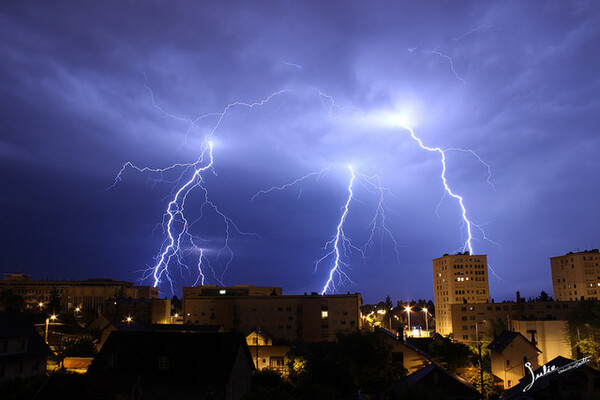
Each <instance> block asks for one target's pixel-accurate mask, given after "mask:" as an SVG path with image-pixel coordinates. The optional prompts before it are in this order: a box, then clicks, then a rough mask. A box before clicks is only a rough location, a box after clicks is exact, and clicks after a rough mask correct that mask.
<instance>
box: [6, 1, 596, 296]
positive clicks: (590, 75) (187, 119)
mask: <svg viewBox="0 0 600 400" xmlns="http://www.w3.org/2000/svg"><path fill="white" fill-rule="evenodd" d="M598 11H599V8H598V6H597V5H595V4H587V3H569V4H562V3H551V4H549V3H547V2H541V1H540V2H533V3H528V4H519V3H504V2H489V3H485V4H481V3H478V2H464V3H461V4H460V6H458V7H457V6H453V5H451V4H443V3H441V2H440V3H438V4H433V3H432V4H430V5H417V4H408V3H405V4H392V3H389V4H388V3H386V4H382V5H381V6H380V7H373V6H368V5H364V4H362V3H360V2H350V3H347V2H333V3H329V4H327V5H323V4H319V5H318V6H317V5H316V4H311V3H294V2H288V3H281V2H272V3H266V4H263V5H260V6H256V7H250V6H248V5H246V4H245V3H242V2H232V3H228V4H218V5H217V4H210V5H202V4H195V3H193V2H183V3H178V4H177V5H172V4H167V3H155V4H153V5H145V6H141V5H137V4H133V3H131V4H118V5H117V4H112V5H111V4H107V5H100V4H95V3H91V2H90V3H83V4H82V3H74V2H61V3H58V4H57V5H53V6H49V5H28V4H18V3H11V4H3V5H2V6H0V18H1V19H2V21H3V24H0V25H1V27H0V31H1V32H2V36H3V37H4V38H5V39H3V41H2V42H3V43H2V46H1V47H0V54H1V55H2V58H3V60H5V62H4V63H3V65H1V66H0V71H1V74H0V76H2V78H0V88H1V89H0V93H2V97H1V100H0V101H2V107H1V110H2V111H0V112H1V115H2V121H3V124H2V129H3V135H2V138H1V139H0V167H1V168H2V171H3V172H2V177H3V181H4V184H3V187H2V189H0V202H1V204H2V209H3V210H4V218H3V220H4V221H5V229H3V230H2V242H3V245H4V246H3V249H4V251H3V252H2V256H1V257H0V271H1V272H2V273H11V272H17V271H20V272H23V273H26V274H30V275H31V276H32V279H45V278H47V279H62V278H66V279H72V280H80V279H87V278H90V277H108V278H114V279H117V280H126V281H133V282H136V283H138V284H141V285H152V284H153V283H157V284H158V287H159V288H160V290H161V296H170V295H171V287H172V288H173V289H174V290H175V291H176V293H180V292H181V287H183V286H192V285H193V284H195V283H200V282H201V281H202V280H204V282H205V283H206V284H222V285H225V286H230V285H236V284H238V285H239V284H251V285H257V286H278V287H283V288H285V292H286V293H289V294H291V293H303V292H321V291H326V292H327V293H346V292H351V293H355V292H359V293H361V294H362V296H363V298H364V299H365V302H366V303H369V302H375V301H379V300H382V299H383V298H385V296H386V295H390V296H391V297H392V298H395V299H404V300H408V299H417V298H428V299H433V283H432V282H433V278H432V271H431V261H432V260H433V259H436V258H439V257H441V256H442V255H443V254H446V253H449V254H454V253H457V252H462V251H464V250H466V249H469V247H470V246H471V243H472V248H473V250H474V253H475V254H481V255H487V258H488V261H489V264H490V266H491V270H490V271H489V273H488V277H489V287H490V297H491V298H495V299H512V298H514V292H515V290H520V292H521V294H522V295H523V296H524V297H533V296H535V295H537V294H539V293H540V291H542V290H544V291H546V292H548V293H552V281H551V274H550V261H549V259H550V257H556V256H561V255H564V254H566V253H567V252H569V251H583V250H589V249H593V248H598V247H600V240H599V234H600V232H599V231H600V228H599V227H598V224H597V223H596V221H598V220H599V217H600V210H599V209H598V207H597V204H598V203H599V200H600V194H599V192H598V189H596V188H595V185H594V183H595V182H596V181H597V177H598V171H599V170H600V158H599V157H597V152H598V150H599V149H600V137H598V134H597V128H598V122H597V118H596V114H597V111H598V109H599V104H598V98H597V94H596V93H598V85H600V81H599V80H598V77H597V71H598V70H599V67H600V66H599V65H598V64H599V56H598V55H597V54H596V52H595V51H594V49H595V38H596V37H597V35H598V26H600V23H599V22H600V21H599V20H600V13H599V12H598ZM532 21H535V22H536V23H532ZM411 135H412V137H411ZM209 142H210V143H211V144H210V145H209V144H208V143H209ZM438 150H439V151H438ZM441 156H443V157H444V159H443V161H444V162H445V163H446V165H445V170H444V171H445V175H444V176H443V177H441V176H440V175H441V174H442V167H443V164H442V159H441ZM127 163H130V164H127ZM181 164H184V165H183V167H182V166H181ZM171 165H175V166H176V168H173V169H168V167H169V166H171ZM350 165H351V167H350V168H349V166H350ZM186 166H187V167H186ZM144 168H148V169H144ZM159 170H162V171H159ZM194 174H196V176H194ZM594 178H596V179H594ZM194 179H195V180H194ZM186 182H187V186H186ZM444 184H447V186H448V188H447V189H446V190H445V189H444ZM199 185H202V186H199ZM270 188H273V189H272V190H269V189H270ZM192 189H193V190H192ZM453 194H456V196H461V202H463V203H464V211H462V210H461V207H460V205H461V203H460V202H459V201H458V198H457V197H453ZM184 195H185V196H189V199H188V200H187V201H186V202H185V207H184V203H183V202H182V199H183V196H184ZM207 201H208V202H207ZM382 201H383V202H382ZM184 208H185V214H184V213H183V212H181V213H180V214H177V212H176V211H178V210H183V209H184ZM171 214H173V215H175V217H173V218H175V219H174V222H173V224H171V225H169V223H168V219H169V217H172V215H171ZM383 215H385V218H386V222H385V223H384V222H383V219H382V218H383ZM165 218H167V219H165ZM177 218H179V219H177ZM161 222H162V223H163V225H162V226H161ZM342 222H343V224H342ZM188 223H189V231H181V232H183V234H182V236H181V238H183V239H182V241H181V243H182V245H181V252H180V253H175V252H174V251H173V250H172V249H170V248H169V241H168V240H167V239H168V238H167V237H166V236H165V235H164V233H165V231H167V230H168V231H169V232H172V231H173V232H175V231H176V230H177V229H181V227H182V226H184V224H188ZM373 223H374V225H373ZM471 223H472V225H471ZM227 229H228V231H227ZM469 229H471V230H472V235H473V239H472V241H471V242H469V240H468V237H467V236H468V235H469V232H468V230H469ZM188 234H189V235H188ZM228 234H229V240H226V236H227V235H228ZM336 235H337V238H338V240H337V241H336ZM175 236H177V233H175ZM328 242H329V246H328V247H327V248H324V246H325V245H326V243H328ZM344 243H345V244H346V245H347V247H346V251H347V252H346V253H344V249H343V248H341V247H340V248H338V249H337V250H336V246H337V245H338V244H340V245H341V244H344ZM467 243H469V245H467ZM194 246H196V247H195V248H194ZM226 246H227V247H228V248H229V249H230V250H231V251H229V249H227V248H226ZM338 250H339V251H338ZM170 252H171V253H170ZM170 254H173V256H172V257H174V259H176V258H177V257H181V258H180V260H182V261H184V262H185V263H186V264H187V266H188V268H189V269H188V270H186V269H185V268H184V269H183V270H180V269H178V268H176V267H175V265H174V264H170V265H169V266H168V268H169V271H170V276H171V281H172V283H173V285H172V286H171V284H170V283H169V281H168V279H166V273H165V272H164V271H166V270H165V269H162V270H161V268H162V267H160V262H161V257H165V255H166V257H169V255H170ZM336 257H337V258H338V259H339V260H340V264H339V268H340V269H338V271H341V273H340V272H336V271H335V270H334V267H335V265H334V264H335V260H336ZM198 259H202V260H203V263H202V265H201V270H200V271H199V270H198V267H197V263H196V264H195V263H194V260H198ZM319 260H321V261H319ZM157 265H159V268H158V269H156V266H157ZM165 267H166V264H165ZM156 271H158V272H156ZM161 271H163V272H161ZM332 271H334V272H333V273H332ZM328 277H333V279H334V281H333V283H334V285H332V286H328V285H327V283H328V282H329V281H328ZM340 277H341V278H342V279H341V281H340V280H339V278H340ZM143 278H145V279H143Z"/></svg>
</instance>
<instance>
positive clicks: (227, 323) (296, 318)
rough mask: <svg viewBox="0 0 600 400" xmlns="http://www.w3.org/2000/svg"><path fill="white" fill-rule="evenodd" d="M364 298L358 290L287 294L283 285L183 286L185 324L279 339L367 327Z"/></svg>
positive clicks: (317, 337)
mask: <svg viewBox="0 0 600 400" xmlns="http://www.w3.org/2000/svg"><path fill="white" fill-rule="evenodd" d="M361 305H362V298H361V295H360V294H359V293H355V294H332V295H320V294H318V293H311V294H304V295H282V290H281V288H278V287H255V286H251V285H238V286H232V287H219V286H212V285H211V286H196V287H184V288H183V314H184V324H195V325H220V326H223V327H224V328H225V329H226V330H232V331H240V332H243V333H245V334H249V333H250V332H252V331H253V330H254V329H256V328H261V329H264V330H265V331H266V332H268V333H269V335H270V336H271V337H272V338H273V339H286V340H297V339H299V340H304V341H308V342H321V341H334V340H336V334H337V333H338V332H353V331H358V330H359V329H360V328H361V326H362V320H361V314H360V306H361Z"/></svg>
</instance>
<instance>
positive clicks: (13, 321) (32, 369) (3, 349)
mask: <svg viewBox="0 0 600 400" xmlns="http://www.w3.org/2000/svg"><path fill="white" fill-rule="evenodd" d="M52 354H53V353H52V351H51V350H50V348H49V347H48V345H47V344H46V343H45V342H44V339H42V337H41V336H40V335H39V334H38V333H37V332H36V330H35V328H34V327H33V325H32V324H31V323H30V322H29V321H28V320H27V318H26V317H25V316H24V315H23V314H21V313H18V312H14V311H7V312H4V313H0V382H1V381H3V380H7V379H15V378H29V377H33V376H40V375H44V374H45V373H46V363H47V361H48V357H50V356H51V355H52Z"/></svg>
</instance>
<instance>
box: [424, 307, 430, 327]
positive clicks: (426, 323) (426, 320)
mask: <svg viewBox="0 0 600 400" xmlns="http://www.w3.org/2000/svg"><path fill="white" fill-rule="evenodd" d="M423 312H424V313H425V330H426V331H427V332H429V321H428V319H427V308H423Z"/></svg>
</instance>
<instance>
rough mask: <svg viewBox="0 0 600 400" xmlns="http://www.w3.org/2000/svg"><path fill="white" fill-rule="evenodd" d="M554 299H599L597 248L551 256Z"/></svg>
mask: <svg viewBox="0 0 600 400" xmlns="http://www.w3.org/2000/svg"><path fill="white" fill-rule="evenodd" d="M550 268H551V269H552V289H553V291H554V299H555V300H561V301H566V300H579V299H600V295H599V294H600V253H599V252H598V249H593V250H587V251H582V252H579V253H567V254H565V255H564V256H558V257H551V258H550Z"/></svg>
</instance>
